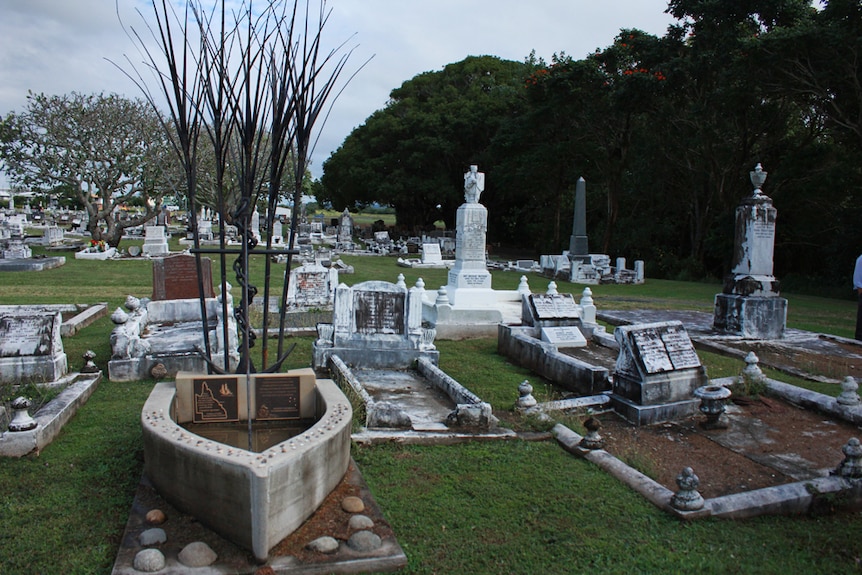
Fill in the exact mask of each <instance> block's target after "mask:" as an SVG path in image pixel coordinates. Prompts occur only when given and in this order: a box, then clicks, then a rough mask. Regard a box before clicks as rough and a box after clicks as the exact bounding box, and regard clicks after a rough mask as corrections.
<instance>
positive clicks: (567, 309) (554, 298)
mask: <svg viewBox="0 0 862 575" xmlns="http://www.w3.org/2000/svg"><path fill="white" fill-rule="evenodd" d="M530 303H531V304H532V305H533V311H535V313H536V317H537V318H539V319H552V318H553V319H576V318H578V317H579V316H580V313H579V311H578V306H577V304H575V298H573V297H572V294H532V295H531V296H530Z"/></svg>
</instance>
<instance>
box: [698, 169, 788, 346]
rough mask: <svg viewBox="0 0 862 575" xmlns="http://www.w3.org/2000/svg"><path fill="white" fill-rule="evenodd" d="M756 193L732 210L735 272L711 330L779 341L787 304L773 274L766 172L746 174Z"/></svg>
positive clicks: (772, 215)
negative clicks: (734, 210)
mask: <svg viewBox="0 0 862 575" xmlns="http://www.w3.org/2000/svg"><path fill="white" fill-rule="evenodd" d="M750 177H751V183H752V184H753V185H754V192H753V193H752V195H751V196H749V197H747V198H745V199H744V200H743V201H742V203H741V204H740V205H739V206H738V207H737V208H736V237H735V238H734V251H733V267H732V268H731V272H730V274H729V275H728V276H727V277H726V278H725V281H724V288H723V289H722V293H720V294H718V295H716V296H715V314H714V319H713V327H714V328H715V329H716V330H717V331H720V332H724V333H729V334H733V335H738V336H742V337H744V338H747V339H778V338H781V337H783V336H784V328H785V326H786V325H787V300H786V299H784V298H782V297H779V282H778V280H777V279H775V276H774V275H773V272H772V256H773V250H774V246H775V220H776V217H777V213H778V211H777V210H776V209H775V207H773V205H772V199H771V198H770V197H769V196H767V195H765V194H764V193H763V192H762V190H761V188H762V186H763V184H764V182H765V181H766V172H765V171H764V170H763V168H762V167H761V165H760V164H757V166H756V167H755V168H754V170H753V171H751V172H750Z"/></svg>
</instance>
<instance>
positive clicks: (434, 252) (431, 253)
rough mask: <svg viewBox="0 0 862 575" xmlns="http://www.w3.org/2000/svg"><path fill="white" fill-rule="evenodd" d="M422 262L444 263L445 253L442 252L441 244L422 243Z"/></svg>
mask: <svg viewBox="0 0 862 575" xmlns="http://www.w3.org/2000/svg"><path fill="white" fill-rule="evenodd" d="M422 263H423V264H442V263H443V254H441V253H440V244H422Z"/></svg>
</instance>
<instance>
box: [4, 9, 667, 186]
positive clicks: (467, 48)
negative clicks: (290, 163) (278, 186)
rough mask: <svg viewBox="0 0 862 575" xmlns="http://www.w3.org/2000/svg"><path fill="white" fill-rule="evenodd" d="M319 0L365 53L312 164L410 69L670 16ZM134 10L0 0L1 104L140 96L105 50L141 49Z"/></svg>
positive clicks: (594, 43)
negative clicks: (49, 97)
mask: <svg viewBox="0 0 862 575" xmlns="http://www.w3.org/2000/svg"><path fill="white" fill-rule="evenodd" d="M311 4H312V5H313V6H316V5H317V3H316V0H312V1H311ZM327 6H328V7H329V8H331V9H332V15H331V17H330V20H329V22H328V24H327V27H326V28H325V30H324V39H325V41H326V42H327V43H328V44H329V46H331V47H335V46H337V45H338V44H340V43H341V42H344V41H347V44H346V47H347V48H353V53H352V55H351V57H350V60H349V62H348V66H347V69H346V73H350V72H352V71H354V70H356V68H357V67H359V66H360V65H362V64H363V63H365V62H366V61H367V63H366V64H365V66H364V68H363V69H362V70H360V71H359V73H358V74H357V76H356V77H355V78H354V79H353V81H352V82H351V83H350V84H349V85H348V86H347V87H346V88H345V90H344V92H343V94H342V95H341V96H340V98H339V99H338V101H337V102H336V104H335V107H334V109H333V112H332V115H331V116H330V118H329V120H328V121H327V124H326V126H325V127H324V129H323V132H322V135H321V139H320V141H319V143H318V145H317V149H316V150H315V154H314V156H313V158H312V171H313V173H314V175H315V176H319V175H320V168H321V164H322V163H323V161H324V160H325V159H326V158H327V157H329V155H330V153H331V152H332V151H333V150H335V149H336V148H337V147H338V146H339V145H340V144H341V142H342V141H343V140H344V138H345V137H346V136H347V135H348V134H349V133H350V132H351V130H353V128H355V127H356V126H358V125H360V124H362V123H363V122H364V121H365V119H366V118H367V117H368V116H370V115H371V114H372V113H373V112H374V111H375V110H378V109H380V108H382V107H384V106H385V104H386V101H387V99H388V97H389V92H390V91H391V90H393V89H394V88H397V87H399V86H400V85H401V84H402V83H403V82H405V81H407V80H409V79H410V78H412V77H413V76H415V75H417V74H420V73H422V72H427V71H435V70H440V69H442V68H443V67H444V66H445V65H446V64H449V63H452V62H458V61H460V60H463V59H464V58H466V57H467V56H479V55H493V56H498V57H500V58H503V59H507V60H516V61H523V60H524V59H526V58H527V57H528V56H529V54H530V52H531V51H533V50H535V53H536V56H538V57H541V58H544V59H545V60H550V58H551V56H552V55H553V54H554V53H559V52H565V53H566V54H568V55H570V56H572V57H574V58H581V57H583V56H585V55H586V54H588V53H590V52H593V51H594V50H595V49H596V48H604V47H606V46H608V45H610V44H611V43H612V41H613V39H614V36H616V34H617V33H618V32H619V30H620V29H622V28H639V29H641V30H644V31H646V32H649V33H652V34H655V35H658V36H661V35H663V34H664V33H665V31H666V29H667V26H668V25H669V24H671V23H672V22H673V19H672V18H671V17H670V16H669V15H668V14H665V13H664V10H665V9H666V8H667V1H666V0H601V1H596V0H537V1H536V2H524V1H523V0H329V1H328V2H327ZM136 10H140V12H141V13H142V14H144V15H146V16H149V15H150V14H151V13H152V8H151V6H150V3H149V2H147V1H143V0H0V15H2V16H0V115H6V114H7V113H9V112H12V111H23V110H24V109H25V107H26V97H27V92H28V90H29V91H32V92H34V93H45V94H66V93H70V92H73V91H74V92H79V93H85V94H86V93H99V92H106V93H111V92H115V93H118V94H122V95H125V96H127V97H139V96H140V95H141V92H140V90H139V89H138V88H137V87H136V86H135V85H134V84H133V83H132V82H131V81H130V80H129V79H128V78H127V77H126V76H125V74H124V73H123V71H121V70H120V69H118V68H117V67H116V66H115V65H114V64H112V63H111V62H109V61H108V60H112V61H114V62H117V63H118V64H121V65H123V67H124V69H127V70H128V69H129V67H128V65H127V64H125V60H126V57H127V56H128V58H129V59H130V60H131V61H132V62H135V63H136V64H137V63H139V62H140V61H141V60H142V58H141V56H140V55H139V54H138V50H137V48H136V46H135V44H134V42H132V41H131V40H130V39H129V38H128V36H127V34H126V31H125V30H124V29H123V27H122V26H121V24H120V23H119V20H118V14H119V16H120V17H121V18H122V19H123V21H124V22H125V23H126V24H127V25H128V24H131V25H134V26H135V27H136V28H138V29H140V28H141V27H142V26H141V25H142V20H141V16H140V15H138V14H137V13H136ZM369 59H370V60H369ZM0 177H2V176H0ZM3 185H4V182H2V180H0V186H3Z"/></svg>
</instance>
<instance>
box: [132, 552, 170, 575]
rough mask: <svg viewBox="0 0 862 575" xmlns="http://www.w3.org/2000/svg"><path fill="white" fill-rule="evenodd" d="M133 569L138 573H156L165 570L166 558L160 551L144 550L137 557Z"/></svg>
mask: <svg viewBox="0 0 862 575" xmlns="http://www.w3.org/2000/svg"><path fill="white" fill-rule="evenodd" d="M133 567H134V568H135V570H136V571H143V572H144V573H154V572H156V571H161V570H162V569H164V568H165V556H164V555H163V554H162V552H161V551H159V550H158V549H144V550H143V551H138V554H137V555H135V561H134V564H133Z"/></svg>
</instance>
